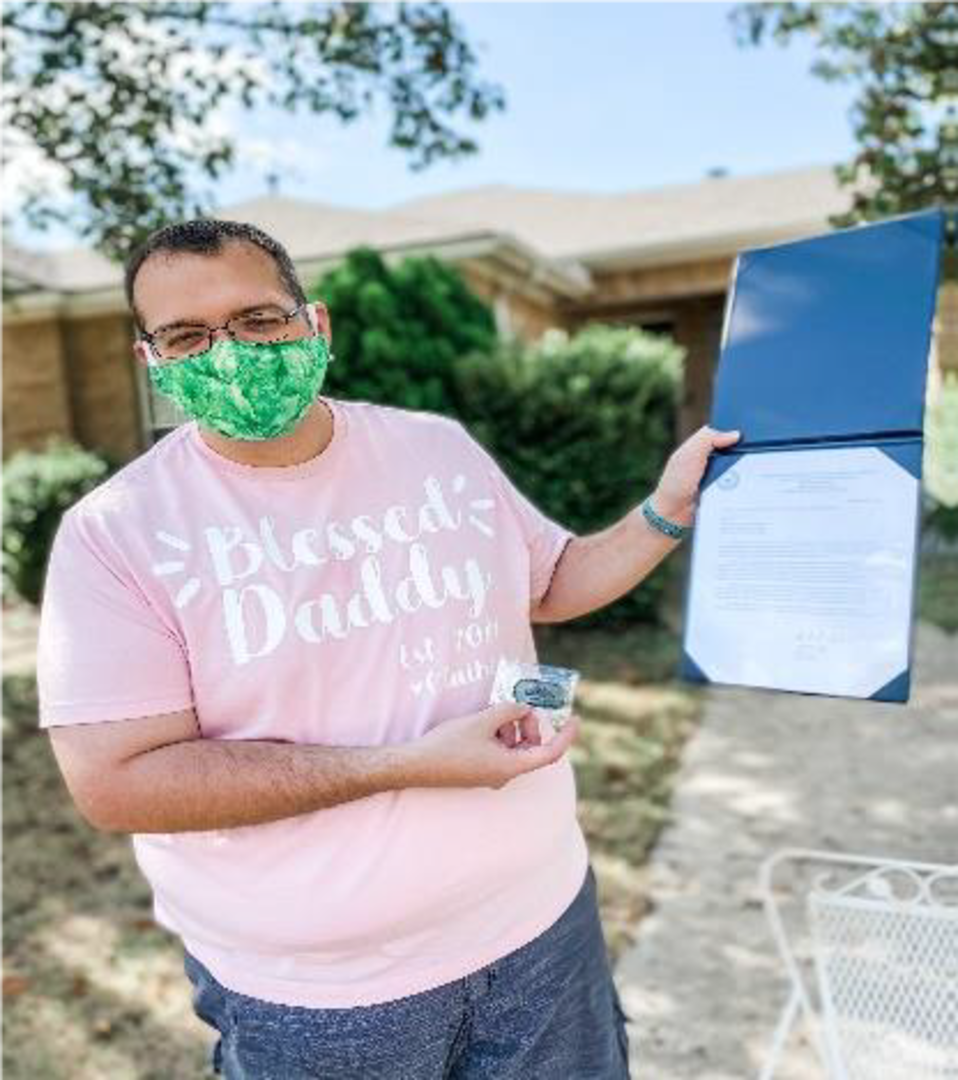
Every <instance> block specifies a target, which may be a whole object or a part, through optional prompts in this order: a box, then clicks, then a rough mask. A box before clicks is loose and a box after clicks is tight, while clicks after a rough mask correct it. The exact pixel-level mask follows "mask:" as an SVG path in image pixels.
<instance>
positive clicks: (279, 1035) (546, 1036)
mask: <svg viewBox="0 0 958 1080" xmlns="http://www.w3.org/2000/svg"><path fill="white" fill-rule="evenodd" d="M184 969H185V971H186V974H187V976H188V978H189V979H190V982H191V983H192V984H193V999H192V1001H193V1010H194V1012H195V1013H196V1015H197V1016H199V1018H200V1019H201V1020H203V1021H204V1022H205V1023H207V1024H210V1025H211V1026H212V1027H213V1028H215V1029H216V1030H217V1031H218V1032H219V1036H220V1037H219V1038H218V1040H217V1042H216V1045H215V1047H214V1048H213V1052H212V1065H213V1070H214V1071H215V1072H216V1073H217V1074H220V1075H222V1076H224V1077H225V1078H226V1080H307V1078H310V1080H312V1078H321V1080H629V1065H628V1061H629V1045H628V1035H627V1033H626V1022H627V1016H626V1014H625V1012H624V1010H623V1008H622V1003H621V1000H620V998H619V994H618V991H617V989H616V986H615V983H614V981H613V979H612V973H611V969H610V966H609V960H608V955H607V953H606V948H605V940H604V938H603V936H602V927H601V923H600V922H599V911H598V907H597V905H596V883H595V873H594V872H593V869H592V866H591V864H590V865H589V867H588V871H587V873H586V875H585V879H584V881H583V883H582V887H581V889H580V890H579V892H578V894H577V895H576V897H575V899H574V900H573V901H572V903H571V904H570V905H569V906H568V907H567V908H566V910H565V911H564V912H563V913H562V915H560V916H559V918H558V919H557V920H556V922H554V923H553V924H552V926H550V927H549V928H548V929H547V930H545V931H544V932H543V933H541V934H540V935H539V936H538V937H536V938H534V939H533V940H532V941H530V942H528V943H527V944H525V945H523V946H521V947H520V948H518V949H515V950H513V951H512V952H510V953H508V954H506V955H505V956H503V957H501V958H500V959H498V960H495V961H493V962H492V963H491V964H487V965H486V966H485V967H482V968H479V970H478V971H474V972H471V973H470V974H468V975H466V976H465V977H464V978H461V979H456V980H454V981H453V982H448V983H444V984H443V985H442V986H436V987H433V988H432V989H430V990H425V991H422V992H420V993H417V994H410V995H407V996H405V997H401V998H398V999H396V1000H394V1001H387V1002H382V1003H380V1004H376V1005H359V1006H354V1007H349V1008H330V1009H312V1008H304V1007H302V1006H298V1005H277V1004H275V1003H274V1002H268V1001H261V1000H260V999H258V998H253V997H248V996H247V995H245V994H240V993H238V992H236V991H234V990H228V989H227V988H226V987H224V986H223V985H221V984H220V983H219V982H217V981H216V979H214V978H213V976H212V975H211V974H210V972H209V970H208V969H207V968H206V967H204V965H202V964H201V963H200V962H199V960H197V959H196V957H194V956H193V955H192V954H191V953H189V952H186V953H185V956H184Z"/></svg>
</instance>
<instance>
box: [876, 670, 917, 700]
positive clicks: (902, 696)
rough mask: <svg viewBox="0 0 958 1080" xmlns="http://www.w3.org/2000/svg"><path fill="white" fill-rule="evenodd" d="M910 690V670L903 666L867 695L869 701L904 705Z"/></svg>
mask: <svg viewBox="0 0 958 1080" xmlns="http://www.w3.org/2000/svg"><path fill="white" fill-rule="evenodd" d="M910 691H911V670H910V669H909V668H905V670H904V671H902V672H899V673H898V674H897V675H896V676H895V677H894V678H893V679H889V681H888V682H886V683H885V685H884V686H882V687H879V689H877V690H876V691H875V693H874V694H872V695H871V696H870V697H869V699H868V700H869V701H890V702H895V703H898V704H900V705H904V704H905V703H906V702H907V701H908V697H909V694H910Z"/></svg>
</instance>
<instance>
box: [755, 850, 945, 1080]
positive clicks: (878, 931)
mask: <svg viewBox="0 0 958 1080" xmlns="http://www.w3.org/2000/svg"><path fill="white" fill-rule="evenodd" d="M760 891H761V895H762V902H763V904H764V906H765V912H766V915H767V917H768V921H769V925H770V926H771V930H772V934H773V936H774V939H775V944H776V946H777V948H778V951H779V954H780V956H781V959H782V962H783V963H784V965H785V969H786V972H787V975H788V978H789V982H790V992H789V996H788V999H787V1001H786V1004H785V1007H784V1008H783V1010H782V1013H781V1016H780V1018H779V1021H778V1025H777V1027H776V1030H775V1034H774V1037H773V1039H772V1044H771V1047H770V1051H769V1054H768V1058H767V1061H766V1064H765V1066H764V1068H763V1069H762V1072H761V1074H760V1080H773V1077H774V1076H775V1075H776V1070H777V1069H778V1067H779V1062H780V1059H781V1057H782V1054H783V1051H784V1048H785V1046H786V1044H787V1042H788V1040H789V1036H790V1035H791V1034H792V1032H793V1030H794V1029H795V1028H796V1027H797V1025H798V1023H799V1021H803V1022H804V1030H805V1031H806V1033H807V1035H808V1037H809V1040H810V1043H811V1046H812V1049H813V1052H814V1053H815V1054H816V1055H817V1057H818V1060H819V1063H820V1065H821V1068H822V1075H823V1077H825V1078H827V1080H958V865H951V866H947V865H940V864H934V863H920V862H901V861H897V860H892V859H884V858H872V857H868V856H863V855H847V854H838V853H835V852H828V851H814V850H802V849H790V850H785V851H781V852H778V853H776V854H774V855H772V856H771V857H770V858H768V859H766V860H765V862H764V863H763V864H762V868H761V873H760Z"/></svg>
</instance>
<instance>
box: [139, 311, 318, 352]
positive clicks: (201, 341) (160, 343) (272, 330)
mask: <svg viewBox="0 0 958 1080" xmlns="http://www.w3.org/2000/svg"><path fill="white" fill-rule="evenodd" d="M306 307H308V304H300V305H299V307H296V308H293V310H292V311H283V309H282V308H281V307H279V306H277V305H276V304H266V305H264V306H263V307H261V308H255V309H252V310H250V311H244V312H243V314H242V315H234V316H233V318H231V319H229V320H227V321H226V322H225V323H223V325H222V326H207V325H206V323H190V324H185V323H183V324H180V325H179V326H171V327H168V328H166V329H163V330H157V331H156V333H154V334H148V333H147V332H146V331H145V330H144V331H143V332H142V333H141V335H140V337H141V338H142V339H143V340H144V341H146V342H148V343H149V345H150V349H151V350H152V353H153V356H154V357H155V359H156V360H157V361H158V362H159V363H160V364H170V363H175V362H176V361H177V360H185V359H187V357H190V356H196V355H197V354H198V353H201V352H206V350H207V349H212V348H213V335H214V334H215V333H216V331H217V330H225V331H226V332H227V334H229V336H230V337H231V338H232V339H233V340H234V341H253V342H260V343H262V344H268V343H269V342H271V341H287V340H289V338H290V337H291V336H292V334H293V333H294V332H295V328H294V327H291V326H290V323H291V322H292V320H293V319H295V318H296V317H297V316H298V315H299V314H300V313H301V312H302V311H303V310H304V309H305V308H306Z"/></svg>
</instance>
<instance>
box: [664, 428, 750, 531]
mask: <svg viewBox="0 0 958 1080" xmlns="http://www.w3.org/2000/svg"><path fill="white" fill-rule="evenodd" d="M739 438H741V433H740V432H739V431H716V430H715V429H714V428H710V427H709V426H708V424H705V425H703V426H702V427H700V428H699V429H698V431H696V432H694V433H693V434H692V435H690V436H689V437H688V438H687V439H686V440H685V442H684V443H682V444H681V446H679V447H677V448H676V449H675V450H673V451H672V454H671V456H670V457H669V460H668V462H666V466H665V469H664V470H663V472H662V476H661V478H660V480H659V483H658V486H657V487H656V489H655V491H654V492H653V493H652V506H653V508H654V509H655V511H656V513H658V514H661V515H662V516H663V517H664V518H668V520H669V521H674V522H676V523H677V524H679V525H691V524H692V521H693V520H694V518H695V505H696V502H697V500H698V493H699V484H701V482H702V476H703V474H704V473H705V467H706V465H707V464H708V459H709V455H710V454H711V452H712V450H713V449H716V448H719V449H724V448H725V447H727V446H731V445H732V443H734V442H737V441H738V439H739Z"/></svg>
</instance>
